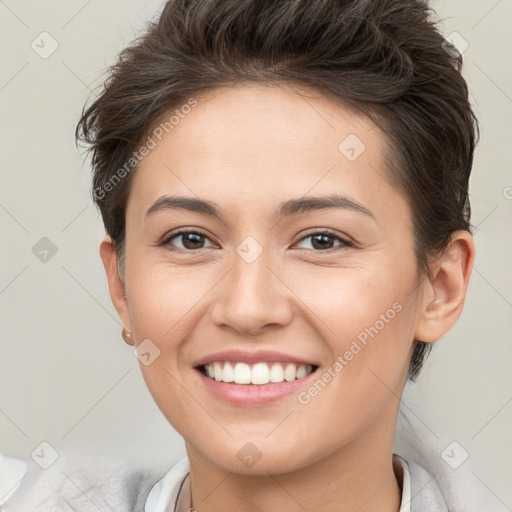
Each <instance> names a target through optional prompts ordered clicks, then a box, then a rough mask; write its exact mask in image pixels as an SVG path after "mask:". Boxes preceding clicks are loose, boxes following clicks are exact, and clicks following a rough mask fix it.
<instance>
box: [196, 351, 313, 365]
mask: <svg viewBox="0 0 512 512" xmlns="http://www.w3.org/2000/svg"><path fill="white" fill-rule="evenodd" d="M214 361H237V362H242V363H247V364H255V363H263V362H278V361H281V362H283V363H295V364H311V365H313V366H318V364H317V363H315V362H312V361H311V360H308V359H303V358H301V357H297V356H292V355H289V354H284V353H282V352H275V351H273V350H258V351H256V352H248V351H247V350H240V349H233V350H221V351H220V352H214V353H213V354H209V355H207V356H204V357H202V358H200V359H198V360H196V361H195V362H194V363H193V366H194V367H198V366H204V365H205V364H211V363H213V362H214Z"/></svg>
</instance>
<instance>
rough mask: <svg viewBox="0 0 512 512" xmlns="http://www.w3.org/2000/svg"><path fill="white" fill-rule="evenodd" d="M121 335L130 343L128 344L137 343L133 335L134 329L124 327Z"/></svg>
mask: <svg viewBox="0 0 512 512" xmlns="http://www.w3.org/2000/svg"><path fill="white" fill-rule="evenodd" d="M121 336H122V337H123V340H124V341H125V342H126V343H127V344H128V345H132V346H133V345H135V341H134V339H133V337H132V331H129V330H128V329H125V328H124V327H123V330H122V331H121Z"/></svg>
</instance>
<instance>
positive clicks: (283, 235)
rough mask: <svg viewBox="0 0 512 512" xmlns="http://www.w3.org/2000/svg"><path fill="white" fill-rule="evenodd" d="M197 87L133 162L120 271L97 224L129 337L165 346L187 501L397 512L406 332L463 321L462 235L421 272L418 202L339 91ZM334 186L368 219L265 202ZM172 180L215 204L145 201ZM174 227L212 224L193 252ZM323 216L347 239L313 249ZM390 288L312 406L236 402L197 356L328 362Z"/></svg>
mask: <svg viewBox="0 0 512 512" xmlns="http://www.w3.org/2000/svg"><path fill="white" fill-rule="evenodd" d="M306 93H307V96H304V94H306ZM197 100H198V105H197V106H196V107H195V108H194V109H193V110H192V111H191V112H190V113H189V114H188V115H187V116H186V117H185V118H184V119H183V120H181V121H180V123H179V124H178V125H177V126H176V127H175V128H174V129H173V130H172V131H171V132H170V133H169V134H167V135H166V136H165V137H164V138H162V141H161V142H160V143H159V144H158V145H157V147H155V148H154V149H152V150H151V152H150V153H149V155H148V156H147V157H146V158H145V159H144V160H143V161H142V163H141V165H140V167H139V168H138V170H137V171H136V172H135V175H134V176H133V183H132V188H131V192H130V196H129V200H128V205H127V211H126V263H125V270H124V276H122V278H121V277H120V276H119V274H118V272H117V266H116V265H117V263H116V255H115V252H114V249H113V246H112V243H111V241H110V239H109V238H108V237H107V238H106V239H105V240H104V241H103V242H102V244H101V248H100V254H101V258H102V260H103V263H104V266H105V270H106V273H107V277H108V281H109V288H110V294H111V297H112V301H113V303H114V305H115V307H116V309H117V311H118V313H119V316H120V318H121V320H122V322H123V325H124V326H125V327H126V328H127V329H129V330H130V331H132V335H133V338H134V340H135V344H136V345H138V344H139V343H141V342H142V341H143V340H145V339H150V340H151V342H152V343H154V344H155V345H156V346H157V347H158V348H159V350H160V356H159V357H157V358H156V359H155V360H154V362H152V364H150V365H148V366H145V365H143V364H141V371H142V373H143V376H144V379H145V381H146V384H147V386H148V388H149V390H150V392H151V394H152V396H153V398H154V400H155V401H156V403H157V404H158V406H159V408H160V409H161V411H162V413H163V414H164V415H165V417H166V418H167V419H168V421H169V422H170V423H171V424H172V425H173V427H174V428H175V429H176V430H177V431H178V432H179V433H180V434H181V435H182V436H183V437H184V439H185V443H186V449H187V454H188V457H189V460H190V465H191V472H190V481H191V492H192V502H193V506H194V507H195V508H196V509H197V510H198V511H199V512H220V511H225V510H238V511H240V512H256V511H267V512H269V511H277V510H279V511H280V512H298V511H303V510H316V511H323V512H330V511H337V512H344V511H347V512H348V511H351V512H354V511H370V510H380V511H382V512H392V511H393V512H396V511H398V510H399V505H400V500H401V491H400V486H399V483H398V481H397V478H396V476H395V473H394V471H393V466H392V445H393V435H394V429H395V422H396V417H397V412H398V407H399V399H400V397H401V395H402V391H403V388H404V385H405V382H406V377H407V371H408V367H409V361H410V357H411V354H412V348H413V340H414V338H415V337H416V338H417V339H421V340H424V341H435V340H437V339H439V338H440V337H442V336H443V335H444V334H445V333H446V332H447V331H448V330H449V329H450V328H451V327H452V326H453V325H454V324H455V322H456V321H457V319H458V317H459V315H460V313H461V310H462V307H463V303H464V297H465V293H466V289H467V285H468V281H469V277H470V273H471V269H472V265H473V260H474V250H475V249H474V244H473V240H472V237H471V235H470V234H469V233H467V232H465V231H459V232H456V233H454V234H453V237H452V243H451V244H450V247H449V248H448V250H447V253H446V254H444V255H441V256H440V257H439V258H437V259H436V260H435V262H433V263H432V270H433V278H432V280H431V281H429V280H428V279H426V278H425V277H421V276H420V277H419V274H418V262H417V260H416V258H415V254H414V239H413V231H412V220H411V218H412V216H411V211H410V208H409V206H408V203H407V200H406V198H404V197H403V196H402V195H401V193H399V192H398V191H397V190H396V188H395V187H393V186H392V185H391V184H390V183H389V181H388V180H387V175H386V168H385V164H384V156H383V155H384V149H385V145H386V140H385V136H384V134H383V133H382V132H381V131H380V129H378V128H377V127H376V126H375V125H374V124H373V123H372V122H371V121H370V120H369V119H367V118H365V117H363V116H361V115H360V114H358V113H356V112H354V111H351V110H349V109H348V108H346V107H343V106H342V105H340V104H339V103H337V104H336V103H333V102H332V101H331V100H329V99H327V98H325V97H323V96H322V95H320V94H318V93H313V92H312V91H309V92H307V91H305V90H303V91H302V94H298V93H297V92H296V91H294V90H291V89H287V88H284V87H276V86H273V87H270V86H263V85H255V84H251V85H249V84H244V85H240V86H237V87H231V88H225V89H219V90H217V91H214V92H213V93H212V92H209V93H208V94H203V95H198V96H197ZM349 134H356V135H357V137H358V138H359V139H360V140H361V141H363V142H364V144H365V146H366V150H365V151H364V152H363V153H362V154H361V155H360V156H359V157H358V158H357V159H356V160H355V161H353V162H351V161H349V160H348V159H347V158H346V157H345V155H344V154H342V153H341V152H340V151H339V150H338V146H339V144H340V142H342V141H343V140H344V139H345V138H346V137H347V135H349ZM333 192H336V193H339V194H344V195H346V196H349V197H350V198H352V199H353V200H355V201H357V202H359V203H361V204H362V205H364V207H365V208H367V209H368V210H369V211H370V212H371V214H372V216H373V217H372V216H370V215H364V214H362V213H360V212H357V211H354V210H351V209H347V208H344V209H342V208H330V209H329V208H324V209H321V210H318V211H307V212H303V213H300V214H295V215H292V216H289V217H284V218H282V219H278V218H276V217H275V216H274V210H275V209H276V208H277V205H278V204H279V203H281V202H282V201H285V200H288V199H293V198H301V197H303V196H313V195H315V196H317V195H324V194H331V193H333ZM166 194H167V195H171V194H176V195H184V196H188V197H195V198H201V199H206V200H210V201H214V202H215V203H216V204H217V205H218V206H219V207H220V208H221V209H222V211H223V212H224V213H225V219H224V221H221V220H219V219H217V218H214V217H210V216H208V215H205V214H202V213H197V212H190V211H186V210H184V209H174V210H162V211H158V212H155V213H154V214H152V215H146V212H147V210H148V209H149V208H150V206H151V205H152V204H153V203H154V202H155V201H156V200H157V199H159V198H160V197H161V196H164V195H166ZM178 228H189V229H190V231H194V229H199V230H201V231H203V232H205V233H206V235H207V236H206V237H205V238H201V239H200V240H199V242H200V244H199V245H198V246H197V247H203V248H199V249H187V248H186V247H191V245H188V246H185V245H184V243H185V244H186V243H187V240H185V241H184V239H183V237H176V238H174V239H173V240H172V242H169V243H168V244H167V245H164V246H162V245H158V244H159V241H161V240H162V239H164V238H165V236H166V235H169V234H172V233H173V232H174V233H175V232H177V231H179V229H178ZM326 229H327V230H330V231H331V232H334V234H335V235H337V236H340V237H341V238H343V239H345V240H348V241H350V242H352V243H353V246H352V247H351V246H346V245H344V244H342V243H341V242H340V241H338V240H337V239H336V238H329V239H328V241H331V245H327V246H324V247H325V248H323V249H322V246H320V247H319V246H318V245H316V248H317V251H316V252H315V251H314V249H315V245H313V243H314V240H313V238H312V237H311V236H310V237H308V238H305V237H306V235H308V234H309V235H311V233H316V232H322V231H325V230H326ZM247 236H251V237H253V238H254V239H255V240H256V241H257V242H258V244H259V245H260V246H261V248H262V250H263V252H262V253H261V255H260V256H259V257H258V258H257V259H256V260H255V261H254V262H252V263H247V262H246V261H245V260H244V259H243V258H242V257H240V256H239V255H238V253H237V252H236V248H237V246H238V245H239V244H240V243H241V242H242V241H243V240H244V239H245V238H246V237H247ZM201 243H202V245H201ZM192 247H194V246H192ZM329 247H332V248H330V249H329ZM173 248H174V250H173ZM187 251H188V252H187ZM194 251H195V252H194ZM322 251H323V252H322ZM435 299H438V300H439V302H438V303H436V305H434V306H432V302H433V301H434V300H435ZM394 303H399V304H400V305H401V306H402V309H401V311H400V312H399V313H397V314H396V316H395V317H394V318H393V319H392V320H390V321H389V322H388V323H386V324H385V327H384V328H382V329H381V330H380V331H379V332H378V334H377V335H376V336H375V337H374V338H373V339H370V341H369V342H368V344H367V346H365V347H363V349H362V350H361V351H360V352H359V353H358V354H357V355H355V356H354V357H353V359H352V360H351V361H350V362H349V363H348V364H347V365H346V366H344V368H343V370H342V371H340V372H338V373H337V374H336V376H335V377H334V378H332V380H331V382H329V384H328V385H327V386H325V388H324V389H322V390H321V392H319V393H318V394H317V395H316V396H315V397H313V398H312V399H311V401H310V402H309V403H308V404H306V405H304V404H302V403H300V402H299V401H298V400H297V395H296V394H292V395H290V396H288V397H286V398H284V399H281V400H279V401H277V402H275V403H273V404H271V405H266V406H263V407H253V408H251V407H236V406H234V405H230V404H228V403H225V402H222V401H220V400H219V399H217V398H214V397H213V396H212V395H211V394H209V392H208V391H207V390H206V389H205V387H204V385H203V384H202V383H201V382H200V380H199V378H198V376H197V371H196V370H194V369H193V368H192V363H193V362H194V361H195V360H197V359H198V358H200V357H203V356H205V355H208V354H211V353H213V352H216V351H218V350H223V349H231V348H245V349H247V350H253V351H254V350H258V349H262V350H264V349H270V350H276V351H280V352H284V353H288V354H294V355H297V356H301V357H303V358H305V359H307V360H311V361H316V362H317V364H318V365H319V368H318V370H317V373H318V375H319V376H321V375H322V374H323V373H325V372H326V371H328V369H329V368H330V367H332V365H333V363H334V362H335V361H336V357H337V356H339V355H343V354H344V353H345V352H346V351H347V350H348V349H349V348H350V346H351V343H352V341H353V340H354V339H356V336H357V335H358V334H359V333H360V332H361V331H363V330H364V329H365V327H368V326H371V325H374V324H375V322H376V321H377V320H379V318H381V317H380V315H381V314H383V313H385V312H386V311H387V310H389V309H390V308H392V305H393V304H394ZM247 442H251V443H252V444H254V445H255V446H256V447H257V449H258V450H259V452H260V453H261V455H262V456H261V459H260V460H259V461H258V462H257V463H256V464H255V465H254V466H253V467H251V468H248V467H246V466H245V465H244V464H243V463H242V462H241V460H240V459H239V458H238V457H237V453H238V452H239V450H240V449H241V448H242V447H244V445H246V443H247Z"/></svg>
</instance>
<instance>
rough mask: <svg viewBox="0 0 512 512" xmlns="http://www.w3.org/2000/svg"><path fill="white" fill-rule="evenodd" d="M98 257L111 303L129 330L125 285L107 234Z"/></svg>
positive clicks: (112, 245)
mask: <svg viewBox="0 0 512 512" xmlns="http://www.w3.org/2000/svg"><path fill="white" fill-rule="evenodd" d="M100 257H101V260H102V262H103V266H104V268H105V273H106V275H107V280H108V288H109V292H110V298H111V300H112V304H113V305H114V307H115V308H116V311H117V313H118V315H119V317H120V319H121V322H122V323H123V326H124V327H126V328H127V329H128V330H130V331H131V323H130V315H129V310H128V302H127V300H126V293H125V285H124V283H123V282H122V280H121V278H120V276H119V272H118V268H117V256H116V252H115V249H114V244H113V243H112V240H111V239H110V237H109V236H106V237H105V238H104V240H103V241H102V242H101V244H100Z"/></svg>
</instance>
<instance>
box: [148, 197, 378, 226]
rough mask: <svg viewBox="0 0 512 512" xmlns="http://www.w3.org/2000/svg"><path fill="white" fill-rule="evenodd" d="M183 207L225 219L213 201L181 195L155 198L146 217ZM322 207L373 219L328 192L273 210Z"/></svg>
mask: <svg viewBox="0 0 512 512" xmlns="http://www.w3.org/2000/svg"><path fill="white" fill-rule="evenodd" d="M179 208H181V209H183V210H188V211H191V212H196V213H202V214H205V215H209V216H212V217H217V218H218V219H220V220H222V221H225V220H226V219H225V217H226V216H225V215H224V214H223V213H222V210H221V209H220V208H219V206H218V205H217V204H216V203H214V202H213V201H207V200H205V199H197V198H194V197H183V196H168V195H166V196H162V197H160V198H159V199H157V200H156V201H155V202H154V203H153V204H152V205H151V207H150V208H149V209H148V211H147V212H146V217H148V216H150V215H151V214H153V213H155V212H158V211H162V210H174V209H179ZM324 208H341V209H344V210H352V211H355V212H358V213H362V214H363V215H366V216H368V217H371V218H373V219H374V220H375V216H374V215H373V213H372V212H371V211H370V210H369V209H368V208H366V207H365V206H363V205H362V204H361V203H359V202H358V201H356V200H355V199H352V198H350V197H348V196H345V195H342V194H330V195H327V196H307V197H301V198H298V199H289V200H288V201H284V202H283V203H281V204H280V205H279V206H278V208H277V209H276V211H275V216H276V217H277V218H284V217H288V216H291V215H297V214H299V213H304V212H309V211H316V210H322V209H324Z"/></svg>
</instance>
